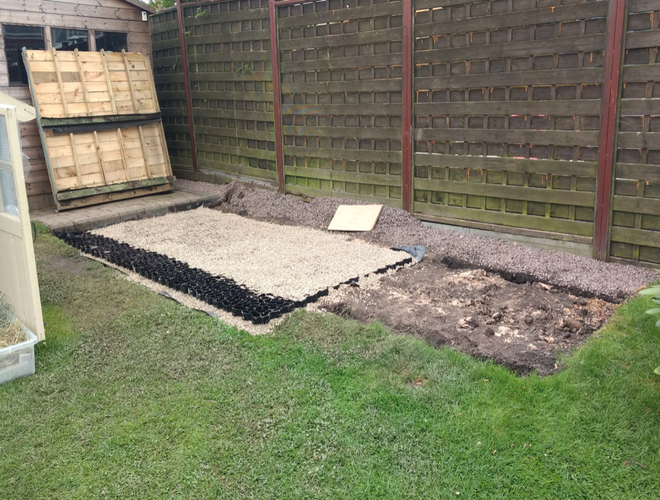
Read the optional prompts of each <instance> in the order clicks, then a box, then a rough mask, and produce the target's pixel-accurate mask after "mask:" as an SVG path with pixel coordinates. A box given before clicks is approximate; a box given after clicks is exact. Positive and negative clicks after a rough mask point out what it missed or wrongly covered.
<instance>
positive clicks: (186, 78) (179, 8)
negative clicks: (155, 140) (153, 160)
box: [176, 0, 197, 172]
mask: <svg viewBox="0 0 660 500" xmlns="http://www.w3.org/2000/svg"><path fill="white" fill-rule="evenodd" d="M176 15H177V18H178V21H179V40H180V41H181V64H183V84H184V85H185V87H186V108H187V110H188V130H189V133H190V149H191V150H192V164H193V170H194V171H195V172H197V148H196V147H195V128H194V124H193V112H192V101H191V99H190V77H189V75H188V55H187V53H186V28H185V26H184V24H183V6H182V1H181V0H179V1H178V2H177V3H176Z"/></svg>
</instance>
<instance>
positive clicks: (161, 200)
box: [30, 190, 218, 232]
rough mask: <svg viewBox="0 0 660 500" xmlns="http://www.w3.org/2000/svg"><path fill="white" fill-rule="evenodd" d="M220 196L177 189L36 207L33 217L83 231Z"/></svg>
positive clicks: (53, 227)
mask: <svg viewBox="0 0 660 500" xmlns="http://www.w3.org/2000/svg"><path fill="white" fill-rule="evenodd" d="M217 199H218V197H217V196H216V195H209V194H206V193H194V192H190V191H180V190H174V191H172V192H171V193H163V194H154V195H151V196H144V197H142V198H133V199H128V200H120V201H114V202H111V203H105V204H103V205H94V206H91V207H81V208H76V209H73V210H67V211H63V212H59V213H58V212H56V211H55V208H54V207H50V208H45V209H41V210H34V211H32V212H31V213H30V217H31V218H32V220H35V221H39V222H41V223H42V224H44V225H45V226H47V227H48V228H49V229H51V230H52V231H56V232H71V231H73V232H82V231H89V230H90V229H97V228H99V227H104V226H109V225H111V224H118V223H120V222H124V221H127V220H134V219H145V218H148V217H158V216H160V215H165V214H167V213H171V212H181V211H184V210H192V209H193V208H197V207H200V206H202V205H208V204H210V203H213V202H215V201H216V200H217Z"/></svg>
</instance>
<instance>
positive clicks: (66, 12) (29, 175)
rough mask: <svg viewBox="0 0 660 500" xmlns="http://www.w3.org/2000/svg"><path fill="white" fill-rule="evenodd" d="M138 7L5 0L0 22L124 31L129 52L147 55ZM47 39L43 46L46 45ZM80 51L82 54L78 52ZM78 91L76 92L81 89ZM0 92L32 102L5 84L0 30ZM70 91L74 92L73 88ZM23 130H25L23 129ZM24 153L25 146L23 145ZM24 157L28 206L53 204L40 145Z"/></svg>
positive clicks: (115, 0)
mask: <svg viewBox="0 0 660 500" xmlns="http://www.w3.org/2000/svg"><path fill="white" fill-rule="evenodd" d="M142 10H148V9H146V8H145V9H142V8H140V6H139V5H133V4H131V3H129V2H126V1H123V0H104V1H103V2H97V1H95V0H75V1H73V0H57V1H55V0H38V1H28V0H18V1H15V2H10V1H8V2H5V3H3V5H2V8H0V24H19V25H28V26H40V27H44V28H45V31H46V35H48V33H49V30H50V27H51V26H54V27H58V28H67V29H82V30H88V33H91V34H92V35H93V34H94V33H95V32H96V31H113V32H124V33H127V35H128V36H127V43H128V51H129V52H137V53H142V54H146V55H147V57H149V56H150V54H151V37H150V32H149V23H148V22H144V21H142V14H141V12H142ZM49 43H50V40H49V39H47V47H46V48H50V45H49ZM81 54H82V53H81ZM81 91H82V89H81V90H79V91H78V92H81ZM0 92H4V93H7V94H10V95H12V96H13V97H16V98H18V99H21V100H23V101H25V102H28V103H30V104H32V100H31V97H30V92H29V89H28V87H27V86H11V87H10V86H9V77H8V72H7V62H6V59H5V51H4V40H3V33H2V31H0ZM71 92H74V91H73V90H72V91H71ZM30 130H31V132H30V133H29V135H27V136H24V135H23V132H22V133H21V142H25V141H28V142H29V141H31V140H32V139H34V138H37V137H38V131H37V130H36V126H34V127H32V128H30ZM26 133H27V132H26ZM24 152H26V151H25V146H24ZM26 154H27V155H28V156H29V157H30V158H29V160H25V161H24V164H25V172H26V177H25V180H26V189H27V192H28V202H29V205H30V208H31V209H37V208H43V207H45V206H50V205H52V204H53V201H52V196H51V197H50V198H49V197H48V196H46V195H48V194H50V193H51V190H50V186H49V184H48V173H47V169H46V165H45V163H44V161H43V151H41V147H40V145H36V146H30V147H29V150H28V151H27V152H26Z"/></svg>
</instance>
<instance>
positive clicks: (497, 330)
mask: <svg viewBox="0 0 660 500" xmlns="http://www.w3.org/2000/svg"><path fill="white" fill-rule="evenodd" d="M316 307H317V308H319V309H321V310H325V311H328V312H333V313H336V314H339V315H342V316H345V317H350V318H353V319H356V320H358V321H360V322H370V321H375V320H377V321H381V322H383V323H384V324H386V325H388V326H389V327H391V328H392V329H393V330H394V331H397V332H400V333H406V334H410V335H414V336H416V337H420V338H422V339H424V340H426V341H427V342H428V343H429V344H431V345H433V346H435V347H441V346H450V347H454V348H457V349H460V350H461V351H463V352H466V353H469V354H471V355H473V356H476V357H479V358H483V359H492V360H494V361H495V362H497V363H501V364H504V365H506V366H508V367H509V368H511V369H512V370H514V371H516V372H517V373H519V374H528V373H530V372H532V371H536V372H537V373H539V374H540V375H548V374H550V373H552V372H554V371H555V370H557V369H558V368H560V367H561V361H560V358H561V356H562V355H564V354H568V353H570V351H571V350H573V349H575V348H577V347H579V346H581V345H582V344H584V342H586V340H587V339H588V338H589V335H590V334H591V333H592V332H594V331H596V330H597V329H599V328H600V327H601V326H602V325H603V324H604V323H605V322H606V321H607V319H608V318H609V317H610V316H611V314H612V312H613V311H614V309H615V307H616V306H615V305H614V304H612V303H609V302H606V301H603V300H601V299H598V298H591V299H587V298H584V297H577V296H574V295H571V294H568V293H565V292H564V291H562V290H560V289H558V288H557V287H553V286H550V285H545V284H542V283H538V282H537V283H524V284H515V283H512V282H510V281H507V280H505V279H503V278H502V277H501V276H500V275H499V274H497V273H489V272H486V271H485V270H483V269H468V270H465V269H460V270H457V269H450V268H449V267H447V266H446V265H445V264H444V263H443V262H442V259H441V258H440V256H438V255H437V254H436V255H427V256H426V257H425V258H424V260H423V261H422V262H421V263H419V264H417V265H415V266H413V267H409V268H406V269H402V270H399V271H397V272H396V273H395V274H393V275H390V276H387V277H384V278H382V279H381V280H380V282H379V283H378V284H375V286H372V287H369V286H367V287H344V288H342V290H341V291H339V292H338V293H334V294H331V295H330V296H329V297H324V298H322V299H321V300H320V301H319V303H318V304H316Z"/></svg>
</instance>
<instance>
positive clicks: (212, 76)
mask: <svg viewBox="0 0 660 500" xmlns="http://www.w3.org/2000/svg"><path fill="white" fill-rule="evenodd" d="M184 22H185V26H186V42H187V53H188V65H189V69H190V87H191V89H190V90H191V98H192V108H193V110H192V111H193V116H194V127H195V142H196V146H197V164H198V167H199V170H200V172H203V173H205V172H208V173H216V172H220V173H227V174H233V175H241V176H247V177H254V178H258V179H264V180H268V181H275V180H276V179H277V166H276V159H275V142H274V141H275V132H274V127H275V124H274V121H273V83H272V70H271V52H270V29H269V14H268V0H228V1H225V2H218V3H213V4H210V5H202V6H196V7H185V6H184Z"/></svg>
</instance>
